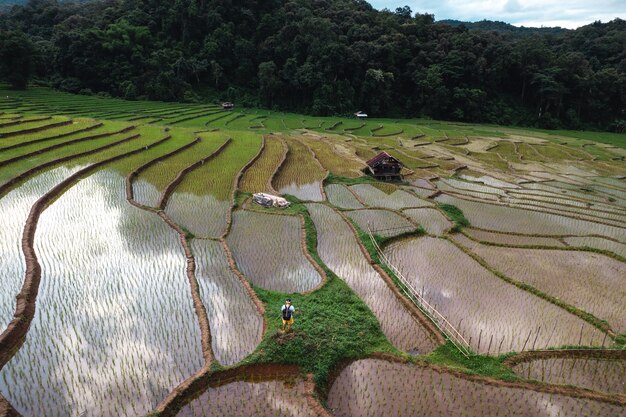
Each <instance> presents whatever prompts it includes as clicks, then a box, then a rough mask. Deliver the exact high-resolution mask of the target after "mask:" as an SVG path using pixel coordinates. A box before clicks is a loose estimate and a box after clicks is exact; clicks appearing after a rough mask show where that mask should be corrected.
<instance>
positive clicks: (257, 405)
mask: <svg viewBox="0 0 626 417" xmlns="http://www.w3.org/2000/svg"><path fill="white" fill-rule="evenodd" d="M212 416H215V417H218V416H234V417H249V416H255V417H315V416H316V414H315V413H313V411H312V410H311V409H310V408H309V406H308V404H307V400H306V397H305V393H304V382H303V381H301V380H296V381H288V382H283V381H266V382H254V383H252V382H245V381H238V382H233V383H230V384H228V385H224V386H221V387H219V388H209V390H208V391H207V392H206V393H204V394H203V395H201V396H200V397H199V398H197V399H195V400H193V401H192V402H191V403H190V404H189V405H187V406H186V407H185V408H183V409H182V410H181V411H180V413H178V416H177V417H212Z"/></svg>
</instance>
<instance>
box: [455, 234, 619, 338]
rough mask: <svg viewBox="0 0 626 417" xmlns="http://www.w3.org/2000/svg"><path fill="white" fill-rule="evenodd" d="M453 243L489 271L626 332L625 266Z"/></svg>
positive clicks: (592, 256)
mask: <svg viewBox="0 0 626 417" xmlns="http://www.w3.org/2000/svg"><path fill="white" fill-rule="evenodd" d="M455 240H456V241H457V242H459V243H461V244H462V245H463V246H465V247H466V248H468V249H470V250H471V251H472V252H474V253H475V254H477V255H478V256H480V257H481V258H482V259H484V260H485V262H487V264H489V265H490V266H491V267H493V268H494V269H496V270H497V271H500V272H502V273H503V274H505V275H506V276H508V277H510V278H513V279H515V280H517V281H521V282H524V283H526V284H529V285H532V286H533V287H535V288H537V289H539V290H541V291H543V292H545V293H547V294H550V295H552V296H554V297H557V298H558V299H560V300H562V301H564V302H566V303H569V304H571V305H573V306H576V307H578V308H580V309H581V310H584V311H587V312H589V313H591V314H593V315H595V316H596V317H599V318H601V319H603V320H606V321H608V323H609V325H611V327H613V329H614V330H615V331H617V332H618V333H622V332H626V315H625V314H624V307H625V306H626V296H625V294H624V290H625V289H626V264H624V263H623V262H620V261H617V260H615V259H612V258H609V257H607V256H604V255H600V254H597V253H591V252H582V251H560V250H540V249H518V248H504V247H494V246H486V245H481V244H479V243H475V242H473V241H471V240H469V239H468V238H466V237H464V236H457V237H455Z"/></svg>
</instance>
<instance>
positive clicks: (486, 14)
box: [368, 0, 626, 29]
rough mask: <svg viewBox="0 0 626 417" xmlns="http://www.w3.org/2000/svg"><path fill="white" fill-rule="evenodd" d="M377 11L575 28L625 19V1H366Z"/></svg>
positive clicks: (473, 20)
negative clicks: (403, 10) (398, 10)
mask: <svg viewBox="0 0 626 417" xmlns="http://www.w3.org/2000/svg"><path fill="white" fill-rule="evenodd" d="M368 1H369V2H370V3H371V4H372V6H374V7H375V8H377V9H382V8H385V7H386V8H388V9H390V10H395V9H396V7H402V6H405V5H406V6H409V7H411V10H413V12H414V13H415V12H419V13H430V14H434V15H435V19H436V20H443V19H455V20H462V21H469V22H475V21H479V20H483V19H487V20H499V21H503V22H507V23H511V24H513V25H515V26H526V27H541V26H546V27H551V26H560V27H563V28H569V29H575V28H577V27H580V26H584V25H587V24H589V23H593V22H594V21H596V20H601V21H602V22H604V23H606V22H608V21H611V20H613V19H615V18H616V17H619V18H620V19H624V20H626V0H368Z"/></svg>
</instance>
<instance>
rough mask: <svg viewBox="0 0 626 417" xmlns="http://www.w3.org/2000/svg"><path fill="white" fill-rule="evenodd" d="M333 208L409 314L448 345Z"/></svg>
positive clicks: (356, 232) (442, 342)
mask: <svg viewBox="0 0 626 417" xmlns="http://www.w3.org/2000/svg"><path fill="white" fill-rule="evenodd" d="M331 208H332V209H333V210H334V211H335V213H337V214H339V215H340V216H341V218H342V219H343V221H344V222H345V223H346V224H347V225H348V226H349V227H350V230H352V234H353V235H354V237H355V238H356V241H357V243H358V244H359V248H360V249H361V252H362V253H363V256H365V259H366V260H367V262H369V264H370V265H371V266H372V268H374V270H376V272H378V275H380V276H381V278H382V279H383V281H385V284H387V286H388V287H389V288H390V289H391V291H392V292H393V293H394V295H395V296H396V298H397V299H398V300H399V301H400V302H401V303H402V304H403V305H404V307H405V308H406V309H407V310H408V311H409V313H410V314H411V315H412V316H413V317H414V318H415V319H416V320H417V321H418V322H419V323H420V324H421V325H422V326H423V327H424V329H425V330H426V331H427V332H428V333H430V334H431V335H432V336H433V339H434V340H435V342H436V343H437V344H439V345H444V344H445V343H446V339H445V338H444V337H443V335H442V334H441V332H439V330H438V329H437V327H436V326H435V325H434V324H433V322H432V321H431V320H430V319H429V318H428V317H426V315H425V314H424V313H422V311H421V310H420V309H419V308H417V307H416V306H415V304H413V303H412V302H411V301H409V300H408V299H407V298H406V297H405V296H404V295H403V294H402V293H401V292H400V290H399V289H398V287H397V286H396V284H395V283H394V282H393V280H392V279H391V277H390V276H389V275H388V274H387V272H385V270H384V269H383V268H381V266H380V265H378V264H377V263H376V262H374V260H373V259H372V257H371V256H370V254H369V252H368V251H367V249H366V248H365V246H364V245H363V242H362V241H361V238H360V237H359V233H358V231H357V230H356V228H355V227H354V225H353V224H352V222H350V221H349V220H348V219H347V218H346V216H345V215H344V214H343V213H342V212H340V211H338V210H337V209H335V208H334V207H331Z"/></svg>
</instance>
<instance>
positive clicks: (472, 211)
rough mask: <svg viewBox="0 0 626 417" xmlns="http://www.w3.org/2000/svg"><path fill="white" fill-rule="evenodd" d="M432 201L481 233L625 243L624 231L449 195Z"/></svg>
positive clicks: (625, 234)
mask: <svg viewBox="0 0 626 417" xmlns="http://www.w3.org/2000/svg"><path fill="white" fill-rule="evenodd" d="M436 200H437V201H438V202H440V203H446V204H453V205H455V206H457V207H458V208H460V209H461V210H462V211H463V214H465V217H467V219H468V220H469V222H470V224H471V225H472V226H474V227H478V228H481V229H487V230H494V231H499V232H510V233H521V234H537V235H579V236H586V235H602V236H607V237H611V238H613V239H617V240H619V241H622V242H626V229H625V228H620V227H615V226H608V225H603V224H598V223H594V222H590V221H587V220H579V219H575V218H572V217H566V216H560V215H557V214H550V213H542V212H537V211H532V210H523V209H519V208H512V207H505V206H499V205H496V204H487V203H480V202H477V201H470V200H464V199H461V198H457V197H452V196H449V195H442V196H439V197H437V198H436Z"/></svg>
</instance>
